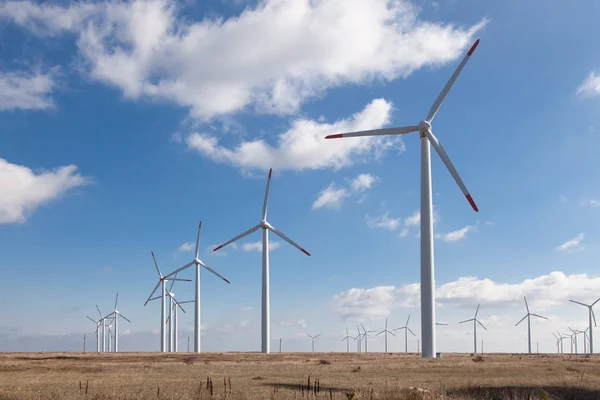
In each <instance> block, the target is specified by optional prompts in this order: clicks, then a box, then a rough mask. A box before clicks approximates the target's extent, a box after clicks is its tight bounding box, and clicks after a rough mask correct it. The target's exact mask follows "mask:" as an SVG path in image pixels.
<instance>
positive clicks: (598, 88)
mask: <svg viewBox="0 0 600 400" xmlns="http://www.w3.org/2000/svg"><path fill="white" fill-rule="evenodd" d="M577 94H583V95H588V96H597V95H600V75H599V74H598V73H596V71H592V72H590V74H589V75H588V76H587V77H586V78H585V80H584V81H583V82H582V83H581V85H579V87H578V88H577Z"/></svg>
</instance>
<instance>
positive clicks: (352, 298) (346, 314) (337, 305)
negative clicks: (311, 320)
mask: <svg viewBox="0 0 600 400" xmlns="http://www.w3.org/2000/svg"><path fill="white" fill-rule="evenodd" d="M395 295H396V288H395V287H394V286H377V287H374V288H371V289H356V288H355V289H350V290H346V291H344V292H342V293H340V294H337V295H335V296H334V298H333V308H334V310H335V312H337V313H338V314H339V315H341V316H342V317H343V318H352V319H359V320H360V319H380V318H385V317H387V316H388V315H389V314H390V312H391V311H392V308H394V306H395V301H394V300H395Z"/></svg>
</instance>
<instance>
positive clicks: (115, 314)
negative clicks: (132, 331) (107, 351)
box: [107, 293, 131, 353]
mask: <svg viewBox="0 0 600 400" xmlns="http://www.w3.org/2000/svg"><path fill="white" fill-rule="evenodd" d="M118 301H119V293H117V297H116V298H115V309H114V310H113V312H111V313H110V314H108V315H107V317H110V316H113V317H114V319H115V342H114V351H115V353H116V352H117V351H119V318H123V319H124V320H125V321H127V322H129V323H131V321H130V320H128V319H127V317H125V316H124V315H123V314H121V313H120V312H119V310H118V309H117V302H118ZM109 347H110V346H109Z"/></svg>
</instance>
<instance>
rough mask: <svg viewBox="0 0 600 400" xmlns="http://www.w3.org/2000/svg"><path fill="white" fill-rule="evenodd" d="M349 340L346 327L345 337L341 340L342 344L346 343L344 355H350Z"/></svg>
mask: <svg viewBox="0 0 600 400" xmlns="http://www.w3.org/2000/svg"><path fill="white" fill-rule="evenodd" d="M350 339H352V338H351V337H350V336H349V335H348V327H346V337H345V338H343V339H342V342H343V341H344V340H345V341H346V353H350Z"/></svg>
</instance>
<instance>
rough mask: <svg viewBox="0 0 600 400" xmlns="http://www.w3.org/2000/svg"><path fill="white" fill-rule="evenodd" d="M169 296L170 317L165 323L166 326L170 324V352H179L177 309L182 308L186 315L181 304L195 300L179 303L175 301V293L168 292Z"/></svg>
mask: <svg viewBox="0 0 600 400" xmlns="http://www.w3.org/2000/svg"><path fill="white" fill-rule="evenodd" d="M167 295H168V296H169V300H170V301H169V316H168V317H167V320H166V321H165V324H169V352H173V353H176V352H177V347H178V343H177V308H178V307H179V308H181V311H183V312H184V313H185V310H184V309H183V307H182V306H181V303H194V300H190V301H177V300H175V293H172V292H170V291H169V292H168V293H167Z"/></svg>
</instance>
